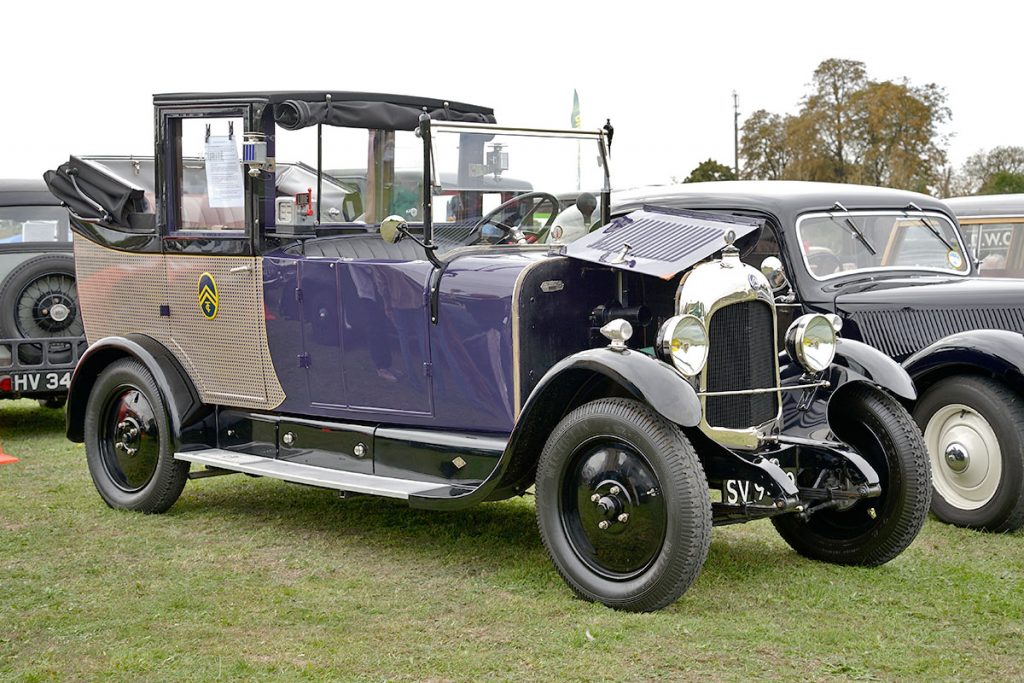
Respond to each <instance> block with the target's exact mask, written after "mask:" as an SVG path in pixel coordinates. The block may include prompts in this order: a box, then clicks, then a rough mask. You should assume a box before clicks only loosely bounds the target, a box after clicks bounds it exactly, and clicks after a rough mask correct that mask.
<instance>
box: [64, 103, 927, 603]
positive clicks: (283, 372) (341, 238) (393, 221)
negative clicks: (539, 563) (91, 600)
mask: <svg viewBox="0 0 1024 683" xmlns="http://www.w3.org/2000/svg"><path fill="white" fill-rule="evenodd" d="M155 105H156V118H155V121H156V125H157V130H156V133H157V134H156V150H155V151H156V163H155V165H154V169H155V177H153V178H152V179H151V180H148V179H147V180H145V181H144V180H143V179H142V178H140V177H136V178H132V177H131V174H130V173H129V174H127V175H128V176H129V177H123V176H124V174H119V173H115V172H112V170H111V166H110V165H107V166H104V165H101V164H98V163H96V162H91V161H88V160H84V159H79V158H75V157H72V158H71V160H70V161H69V162H67V163H65V164H63V165H62V166H60V168H58V169H57V170H56V171H52V172H49V173H48V174H47V181H48V183H49V185H50V187H51V189H52V190H53V192H54V193H55V194H56V195H57V196H59V197H60V198H61V199H62V200H63V201H64V202H65V203H66V204H67V206H68V207H69V209H70V211H71V213H72V229H73V231H74V233H75V240H74V242H75V254H76V259H77V264H78V277H79V291H80V293H81V299H82V304H81V305H82V311H83V314H84V316H85V321H86V330H87V332H88V337H89V341H90V342H91V346H90V348H89V351H88V352H87V353H86V355H85V356H84V357H83V359H82V361H81V363H80V365H79V368H78V370H77V371H76V374H75V376H74V378H73V380H72V386H71V395H70V399H69V404H68V405H69V409H68V436H69V438H71V439H72V440H74V441H79V442H84V443H85V452H86V459H87V461H88V466H89V470H90V472H91V474H92V477H93V480H94V482H95V484H96V487H97V489H98V491H99V493H100V495H101V496H102V497H103V499H104V500H105V501H106V502H107V504H109V505H111V506H112V507H115V508H125V509H131V510H138V511H142V512H162V511H164V510H166V509H168V508H169V507H170V506H171V505H172V504H173V503H174V502H175V500H176V499H177V498H178V497H179V495H180V494H181V492H182V490H183V488H184V486H185V483H186V481H187V480H189V479H198V478H201V477H208V476H215V475H221V474H229V473H234V472H243V473H246V474H250V475H256V476H264V477H273V478H277V479H282V480H285V481H289V482H295V483H300V484H306V485H312V486H319V487H324V488H329V489H335V490H338V491H340V492H342V493H343V494H344V495H352V494H372V495H378V496H386V497H392V498H399V499H403V500H407V501H408V502H409V504H410V505H412V506H416V507H421V508H432V509H439V510H455V509H461V508H465V507H467V506H470V505H473V504H476V503H480V502H484V501H493V500H500V499H503V498H508V497H511V496H518V495H523V494H524V493H527V492H528V491H529V490H532V489H535V492H536V507H537V519H538V522H539V527H540V531H541V535H542V538H543V540H544V543H545V545H546V547H547V549H548V551H549V554H550V556H551V559H552V560H553V562H554V564H555V566H556V568H557V569H558V571H559V573H560V574H561V575H562V576H563V577H564V578H565V580H566V581H567V582H568V583H569V585H570V586H571V587H572V588H573V590H574V591H575V592H576V593H577V595H579V596H581V597H583V598H585V599H588V600H596V601H600V602H602V603H604V604H606V605H609V606H612V607H615V608H620V609H627V610H654V609H658V608H661V607H663V606H665V605H667V604H669V603H670V602H672V601H673V600H675V599H676V598H678V597H679V596H680V595H681V594H682V593H683V592H684V591H685V590H686V589H687V587H689V585H690V584H691V583H692V582H693V581H694V579H695V578H696V577H697V575H698V573H699V571H700V568H701V566H702V565H703V563H704V559H705V557H706V554H707V551H708V545H709V542H710V540H709V539H710V531H711V527H712V524H729V523H735V522H744V521H749V520H755V519H762V518H771V519H772V521H773V522H774V523H775V525H776V527H777V529H778V530H779V532H780V533H781V535H782V536H783V538H785V540H786V541H787V542H788V543H790V544H791V545H792V546H793V547H794V548H795V549H796V550H797V551H798V552H800V553H802V554H804V555H806V556H808V557H812V558H816V559H821V560H826V561H830V562H836V563H841V564H858V565H878V564H881V563H884V562H887V561H888V560H890V559H892V558H893V557H895V556H897V555H898V554H899V553H900V552H902V551H903V550H904V549H905V548H906V547H907V546H908V545H909V544H910V542H911V541H912V540H913V539H914V537H915V536H916V534H917V532H918V530H919V529H920V528H921V525H922V523H923V520H924V517H925V514H926V511H927V508H928V503H929V495H930V488H929V486H928V458H927V454H926V452H925V448H924V445H923V443H922V439H921V435H920V432H919V431H918V430H917V428H916V426H915V425H914V423H913V421H912V419H911V418H910V416H909V415H908V414H907V412H906V411H905V410H904V409H903V407H902V406H901V404H900V403H899V401H898V400H897V399H896V397H902V398H904V399H910V398H913V397H914V389H913V386H912V384H911V381H910V378H909V377H908V376H907V374H906V373H905V372H904V371H903V370H902V369H901V368H900V367H899V366H898V365H897V364H896V363H894V362H893V361H892V360H890V359H888V358H887V357H885V356H884V355H882V354H881V353H880V352H878V351H876V350H874V349H872V348H871V347H869V346H866V345H864V344H861V343H858V342H853V341H844V340H839V339H837V335H836V327H837V321H836V320H835V319H833V318H831V317H829V316H823V315H814V314H812V315H806V316H802V317H800V318H799V319H798V320H796V321H795V322H794V323H793V325H792V326H791V328H790V330H789V334H788V337H787V340H786V351H785V352H783V353H779V349H778V348H777V345H776V325H777V317H776V309H775V304H774V299H773V296H772V290H771V287H770V286H769V283H768V281H767V280H766V278H765V277H764V275H762V274H761V272H760V271H759V270H758V269H756V268H752V267H749V266H747V265H744V264H743V263H742V262H741V261H740V260H739V257H738V251H737V249H736V248H734V247H733V246H732V243H733V241H735V240H737V239H739V238H742V237H743V236H745V235H747V234H750V233H751V232H753V231H754V230H756V229H757V227H758V222H757V221H755V220H749V219H745V218H737V217H730V216H724V215H714V214H697V213H692V212H685V211H683V212H680V211H672V210H665V209H658V208H657V207H641V208H640V209H639V210H637V211H635V212H632V213H630V214H629V215H627V216H624V217H621V218H619V219H617V220H615V221H614V222H611V223H610V224H609V223H608V221H609V210H610V194H609V191H608V188H609V184H610V181H609V170H608V168H609V153H608V147H607V135H606V132H604V131H583V130H570V131H555V130H537V129H514V128H503V127H499V126H497V125H495V124H494V118H493V114H492V112H491V110H490V109H487V108H484V107H478V106H474V105H468V104H461V103H457V102H445V101H441V100H432V99H426V98H413V97H402V96H392V95H374V94H367V93H351V92H329V93H328V92H317V93H308V92H306V93H194V94H176V95H157V96H156V97H155ZM196 159H202V163H201V164H199V163H198V162H197V161H195V160H196ZM302 160H305V161H306V162H307V163H306V165H305V166H304V167H305V168H307V169H312V173H311V174H310V175H309V176H308V178H309V181H308V183H306V184H305V185H304V186H303V185H301V184H300V185H299V186H297V187H294V188H292V191H290V192H289V193H282V191H281V183H280V182H279V180H280V178H279V176H280V175H281V174H282V173H291V172H292V171H291V170H290V169H292V168H294V166H284V165H283V162H290V163H294V162H297V161H302ZM411 167H415V168H419V169H420V178H419V180H418V181H417V180H416V179H409V178H407V177H400V176H399V175H398V174H399V171H398V169H409V168H411ZM323 169H345V171H344V172H343V173H341V172H339V173H338V176H337V177H333V178H332V177H331V176H330V175H328V174H327V173H326V172H324V171H323ZM405 172H406V171H405V170H403V171H402V173H405ZM510 179H515V180H514V181H513V180H510ZM335 182H338V183H341V184H342V185H343V186H345V187H347V188H349V189H351V190H352V193H354V194H355V195H357V196H347V195H346V193H342V195H346V196H345V198H344V201H343V202H341V203H340V204H338V203H337V202H333V201H332V200H330V199H329V197H328V193H327V192H326V190H327V189H328V188H329V187H334V183H335ZM150 187H151V188H153V190H154V192H153V194H154V196H153V197H151V198H147V197H146V195H147V188H150ZM410 188H413V189H412V190H410ZM567 192H575V193H576V195H577V196H578V199H577V200H576V202H575V205H574V206H573V207H571V209H564V210H563V206H562V205H561V203H560V200H559V197H560V196H564V195H565V193H567ZM320 197H324V201H323V202H320V201H319V198H320ZM321 204H323V206H321ZM346 207H348V208H346ZM565 211H571V212H572V213H573V215H574V216H576V221H577V222H582V223H584V224H586V229H583V230H570V229H568V228H567V227H566V226H567V225H568V223H567V222H566V221H559V220H558V216H559V214H560V213H564V212H565ZM594 226H603V227H597V228H595V229H591V228H594ZM709 490H710V494H709Z"/></svg>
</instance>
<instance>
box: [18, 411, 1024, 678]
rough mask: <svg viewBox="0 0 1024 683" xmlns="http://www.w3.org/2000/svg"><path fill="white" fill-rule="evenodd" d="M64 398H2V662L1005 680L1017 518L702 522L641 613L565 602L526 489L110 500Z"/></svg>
mask: <svg viewBox="0 0 1024 683" xmlns="http://www.w3.org/2000/svg"><path fill="white" fill-rule="evenodd" d="M62 428H63V414H62V413H58V412H55V411H48V410H42V409H39V408H37V407H35V403H34V402H28V401H21V402H16V403H7V404H5V405H2V406H0V439H2V441H3V446H4V450H6V451H7V452H8V453H10V454H13V455H16V456H19V457H20V458H21V462H19V463H16V464H13V465H4V466H0V679H5V680H6V679H13V680H26V681H38V680H96V679H100V680H102V679H118V680H120V679H134V680H145V681H167V680H182V679H186V680H267V679H275V680H276V679H282V680H293V679H294V680H369V681H383V680H403V681H404V680H417V681H419V680H431V681H447V680H459V681H461V680H467V681H475V680H517V681H521V680H550V681H554V680H588V681H601V680H680V679H683V680H686V679H702V680H741V679H751V678H763V679H766V680H767V679H773V680H774V679H803V680H833V679H834V680H851V679H854V680H893V679H919V680H936V679H974V680H993V679H995V680H1007V679H1024V534H1020V533H1018V534H1014V535H983V534H979V533H974V532H970V531H965V530H962V529H955V528H952V527H948V526H944V525H942V524H939V523H938V522H936V521H934V520H929V522H928V523H927V526H926V527H925V529H924V532H923V533H922V534H921V536H919V537H918V539H917V541H916V542H915V543H914V545H913V546H912V547H911V548H910V549H909V550H908V551H907V552H906V553H904V554H903V555H902V556H900V557H899V558H897V559H896V560H895V561H893V562H891V563H889V564H888V565H886V566H883V567H881V568H877V569H859V568H845V567H835V566H830V565H826V564H819V563H814V562H811V561H808V560H804V559H802V558H800V557H798V556H797V555H796V554H795V553H793V552H792V551H791V550H790V549H789V548H788V546H786V545H785V544H784V543H782V541H781V540H780V539H779V538H778V537H777V536H776V534H775V533H774V531H773V529H772V527H771V525H770V524H768V523H766V522H760V523H755V524H748V525H741V526H736V527H731V528H724V529H716V530H715V534H714V537H713V541H712V544H711V554H710V557H709V558H708V562H707V565H706V566H705V567H704V571H703V573H702V574H701V576H700V578H699V579H698V581H697V583H696V584H695V586H694V587H693V588H692V589H691V590H690V591H689V592H688V593H687V594H686V595H685V596H683V598H682V599H681V600H680V601H679V602H677V603H675V604H674V605H673V606H671V607H670V608H668V609H665V610H663V611H661V612H658V613H655V614H622V613H617V612H613V611H611V610H608V609H606V608H604V607H601V606H598V605H593V604H588V603H584V602H582V601H579V600H576V599H574V598H573V597H572V594H571V593H570V591H569V589H568V588H567V587H566V586H565V585H564V584H563V583H562V582H561V581H560V580H559V578H558V576H557V575H556V574H555V571H554V569H553V568H552V567H551V565H550V563H549V562H548V559H547V557H546V555H545V553H544V549H543V547H542V546H541V543H540V540H539V538H538V535H537V531H536V528H535V524H534V517H533V504H532V501H531V500H529V499H525V500H517V501H512V502H506V503H498V504H491V505H487V506H484V507H480V508H477V509H475V510H472V511H469V512H464V513H458V514H455V513H451V514H448V513H436V512H418V511H412V510H409V509H408V508H406V507H405V506H404V505H402V504H398V503H394V502H389V501H382V500H377V499H372V498H356V499H352V500H340V499H338V498H337V496H335V495H334V494H332V493H330V492H327V491H320V490H316V489H311V488H304V487H300V486H292V485H288V484H284V483H280V482H274V481H268V480H259V479H254V478H250V477H245V476H241V475H239V476H231V477H219V478H214V479H207V480H201V481H196V482H191V483H189V485H188V486H187V487H186V489H185V493H184V494H183V496H182V498H181V499H180V500H179V501H178V503H177V504H176V505H175V506H174V507H173V508H172V509H171V511H170V512H169V513H167V514H164V515H158V516H145V515H140V514H133V513H124V512H115V511H113V510H110V509H108V508H107V507H106V506H105V505H104V504H103V502H102V501H101V500H100V498H99V496H98V495H97V494H96V492H95V491H94V489H93V486H92V482H91V481H90V479H89V474H88V471H87V469H86V466H85V461H84V453H83V450H82V448H81V446H79V445H75V444H70V443H68V442H67V441H65V440H64V438H63V434H62V432H63V429H62Z"/></svg>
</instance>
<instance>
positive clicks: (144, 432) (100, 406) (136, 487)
mask: <svg viewBox="0 0 1024 683" xmlns="http://www.w3.org/2000/svg"><path fill="white" fill-rule="evenodd" d="M133 428H134V429H136V430H137V431H136V433H135V435H134V436H133V435H132V434H131V430H132V429H133ZM118 442H120V443H121V444H122V447H121V448H118V447H117V446H116V445H115V444H117V443H118ZM131 448H135V449H136V452H135V453H134V454H133V453H130V449H131ZM85 455H86V460H87V462H88V464H89V474H91V475H92V480H93V483H94V484H95V485H96V490H97V491H99V493H100V496H102V497H103V500H105V501H106V503H107V505H109V506H110V507H112V508H117V509H123V510H135V511H138V512H146V513H156V512H164V511H166V510H167V509H168V508H169V507H171V505H173V504H174V501H176V500H177V499H178V496H180V495H181V491H182V489H183V488H185V482H186V481H187V480H188V471H189V463H187V462H184V461H180V460H175V459H174V453H173V452H172V449H171V439H170V420H169V418H168V415H167V409H166V407H165V405H164V401H163V398H162V397H161V396H160V391H159V390H158V389H157V386H156V382H155V381H154V380H153V377H152V375H150V374H149V371H147V370H146V368H145V367H144V366H143V365H142V364H141V363H139V362H138V361H137V360H135V359H134V358H123V359H121V360H118V361H115V362H114V363H111V364H110V365H109V366H108V367H107V368H106V369H105V370H103V372H101V373H100V375H99V377H97V378H96V384H94V385H93V388H92V392H91V393H90V394H89V401H88V404H87V406H86V412H85Z"/></svg>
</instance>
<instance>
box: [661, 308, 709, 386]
mask: <svg viewBox="0 0 1024 683" xmlns="http://www.w3.org/2000/svg"><path fill="white" fill-rule="evenodd" d="M654 348H655V352H656V353H657V354H658V358H660V359H661V360H663V361H665V362H666V363H672V365H674V366H675V368H676V370H678V371H679V372H681V373H683V374H684V375H686V376H687V377H693V376H694V375H696V374H697V373H699V372H700V371H701V370H703V369H704V363H705V362H707V359H708V331H707V330H706V329H704V323H702V322H701V321H700V318H697V317H696V316H692V315H677V316H674V317H671V318H669V319H668V320H666V321H665V324H664V325H662V326H661V329H660V330H658V340H657V342H656V343H655V346H654Z"/></svg>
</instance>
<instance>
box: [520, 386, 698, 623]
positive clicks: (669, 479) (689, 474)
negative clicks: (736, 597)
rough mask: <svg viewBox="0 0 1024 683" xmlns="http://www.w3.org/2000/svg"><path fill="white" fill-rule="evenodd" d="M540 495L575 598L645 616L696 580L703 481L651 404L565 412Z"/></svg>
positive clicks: (557, 560) (614, 402) (555, 558)
mask: <svg viewBox="0 0 1024 683" xmlns="http://www.w3.org/2000/svg"><path fill="white" fill-rule="evenodd" d="M616 487H617V488H616ZM617 489H618V490H617ZM536 491H537V496H536V499H537V525H538V527H539V528H540V535H541V539H542V540H543V541H544V547H545V548H546V549H547V552H548V555H549V556H550V557H551V561H552V562H553V563H554V565H555V568H556V569H557V570H558V573H559V574H560V575H561V576H562V578H563V579H564V580H565V581H566V583H568V584H569V586H570V587H571V588H572V590H573V591H574V592H575V593H576V595H578V596H579V597H580V598H582V599H584V600H589V601H596V602H600V603H603V604H604V605H607V606H608V607H612V608H615V609H621V610H628V611H634V612H650V611H654V610H657V609H661V608H662V607H665V606H666V605H668V604H670V603H672V602H674V601H675V600H676V599H677V598H679V596H680V595H682V594H683V593H684V592H685V591H686V589H687V588H689V587H690V585H691V584H692V583H693V582H694V580H696V578H697V576H698V574H700V570H701V567H702V566H703V565H704V560H705V559H706V558H707V554H708V547H709V545H710V543H711V499H710V496H709V495H708V484H707V479H706V478H705V476H704V470H703V468H702V467H701V464H700V460H698V458H697V455H696V453H695V452H694V450H693V446H692V445H690V442H689V440H688V439H687V438H686V436H685V435H684V434H683V432H682V431H681V430H680V429H679V428H678V427H676V426H675V425H673V424H671V423H670V422H668V421H667V420H665V419H664V418H662V417H661V416H660V415H658V414H657V413H656V412H655V411H654V410H652V409H651V408H650V407H648V406H647V405H644V404H642V403H639V402H637V401H634V400H630V399H624V398H609V399H601V400H598V401H594V402H592V403H587V404H585V405H583V406H580V407H579V408H577V409H576V410H574V411H572V412H571V413H569V414H568V415H567V416H566V417H565V418H563V419H562V421H561V422H559V423H558V426H557V427H556V428H555V430H554V431H553V432H552V434H551V436H550V437H549V438H548V441H547V444H546V445H545V446H544V450H543V452H542V453H541V456H540V461H539V463H538V465H537V489H536ZM591 491H593V492H594V493H596V494H597V496H598V498H599V499H600V500H596V499H595V498H592V497H591V496H593V495H594V494H593V493H591ZM622 513H626V514H627V516H628V520H627V521H626V522H621V521H620V520H621V518H620V515H621V514H622ZM602 521H606V522H609V523H610V525H611V526H609V527H608V528H607V529H604V530H602V529H600V528H599V526H598V525H599V524H600V523H601V522H602ZM603 534H608V535H607V536H604V535H603Z"/></svg>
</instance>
